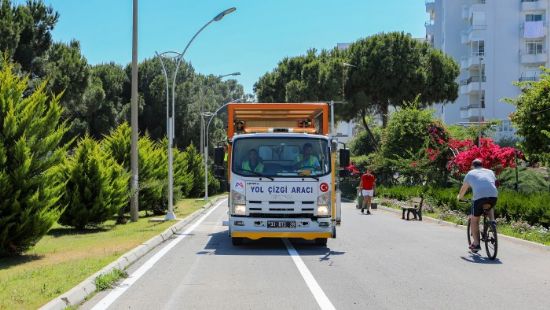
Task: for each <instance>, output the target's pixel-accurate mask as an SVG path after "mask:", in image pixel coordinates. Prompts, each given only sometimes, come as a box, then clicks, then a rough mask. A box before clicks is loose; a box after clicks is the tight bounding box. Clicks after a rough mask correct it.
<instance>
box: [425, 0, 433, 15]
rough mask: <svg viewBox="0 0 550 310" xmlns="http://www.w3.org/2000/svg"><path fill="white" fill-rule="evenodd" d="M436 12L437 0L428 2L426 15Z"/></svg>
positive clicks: (428, 0)
mask: <svg viewBox="0 0 550 310" xmlns="http://www.w3.org/2000/svg"><path fill="white" fill-rule="evenodd" d="M433 12H435V0H426V13H430V14H431V13H433Z"/></svg>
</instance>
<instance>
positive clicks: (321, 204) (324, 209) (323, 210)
mask: <svg viewBox="0 0 550 310" xmlns="http://www.w3.org/2000/svg"><path fill="white" fill-rule="evenodd" d="M330 199H331V195H330V191H328V192H326V193H324V194H321V195H319V196H318V197H317V216H330V202H331V200H330Z"/></svg>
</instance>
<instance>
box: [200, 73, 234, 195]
mask: <svg viewBox="0 0 550 310" xmlns="http://www.w3.org/2000/svg"><path fill="white" fill-rule="evenodd" d="M236 75H241V73H240V72H233V73H230V74H224V75H220V76H218V78H220V79H221V78H224V77H227V76H236ZM231 102H233V101H229V102H228V103H226V104H224V105H222V106H221V107H219V108H218V109H217V110H216V111H214V113H211V112H207V113H208V115H204V116H207V117H210V119H209V120H208V123H207V124H206V128H205V133H204V200H207V199H208V130H209V129H210V122H211V121H212V120H213V119H214V117H215V116H216V114H218V112H219V111H220V110H221V109H223V108H224V107H226V106H227V105H228V104H229V103H231ZM205 114H206V113H205Z"/></svg>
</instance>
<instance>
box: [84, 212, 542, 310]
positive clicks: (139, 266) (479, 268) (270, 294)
mask: <svg viewBox="0 0 550 310" xmlns="http://www.w3.org/2000/svg"><path fill="white" fill-rule="evenodd" d="M226 210H227V209H226V205H225V202H224V203H223V204H221V205H219V206H218V207H217V208H216V209H213V210H212V212H211V213H210V214H209V215H207V216H205V217H204V220H203V221H202V222H200V219H199V220H198V221H199V222H198V223H195V224H194V226H195V227H190V228H187V229H186V230H185V231H184V232H182V234H180V235H179V236H178V237H176V239H174V240H176V241H169V242H168V243H167V244H165V245H163V246H162V247H159V248H158V249H157V250H155V251H154V252H153V253H150V254H149V255H147V256H146V257H144V258H142V259H141V260H140V261H138V262H137V263H136V264H134V265H133V266H132V267H131V268H130V270H129V274H130V275H131V276H130V277H129V278H128V279H126V280H125V282H123V283H122V284H121V285H120V286H118V287H117V288H116V289H115V290H111V291H106V292H102V293H100V294H97V295H96V296H95V297H93V298H92V299H91V300H89V301H88V302H87V303H86V304H84V305H83V307H82V308H83V309H92V308H93V307H94V306H96V308H95V309H100V308H102V307H103V308H104V307H105V306H106V305H109V306H108V308H109V309H279V310H280V309H300V310H306V309H320V308H323V309H484V310H486V309H550V299H549V294H550V251H545V250H542V249H537V248H534V247H531V246H525V245H522V244H518V243H516V242H511V241H509V240H505V239H503V238H501V240H499V248H500V249H499V257H498V260H496V261H489V260H487V259H485V258H484V255H485V253H484V252H482V255H473V254H470V253H468V252H467V249H466V247H467V245H466V233H465V231H464V230H462V229H459V228H456V227H450V226H444V225H439V224H436V223H430V222H427V221H424V222H412V221H411V222H407V221H403V220H401V219H400V217H399V215H398V214H395V213H391V212H386V211H381V210H379V211H374V214H373V215H361V214H360V213H359V212H358V211H357V210H356V209H355V208H354V206H353V205H352V204H345V205H344V207H343V212H342V213H343V223H342V226H340V227H339V229H338V238H337V239H331V240H329V242H328V246H327V247H318V246H314V245H312V244H311V243H308V242H305V241H300V240H292V241H291V243H288V245H286V243H285V242H284V241H280V240H265V241H256V242H249V243H247V244H246V245H244V246H240V247H234V246H232V245H231V241H230V239H229V237H228V234H227V227H223V226H222V221H223V220H226V218H227V215H226ZM191 225H193V224H191ZM191 230H192V231H191ZM170 242H172V244H170ZM294 248H295V249H296V252H297V254H298V255H296V256H291V254H292V253H293V252H292V250H293V249H294ZM289 249H290V250H289ZM152 260H153V261H152ZM153 262H154V263H153Z"/></svg>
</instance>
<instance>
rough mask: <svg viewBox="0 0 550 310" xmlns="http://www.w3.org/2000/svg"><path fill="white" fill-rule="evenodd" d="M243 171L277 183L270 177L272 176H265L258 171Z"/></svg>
mask: <svg viewBox="0 0 550 310" xmlns="http://www.w3.org/2000/svg"><path fill="white" fill-rule="evenodd" d="M243 171H246V172H250V173H252V174H254V175H255V176H258V177H261V178H266V179H270V180H271V181H275V179H274V178H272V177H270V176H267V175H263V174H261V173H259V172H256V171H250V170H243Z"/></svg>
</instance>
